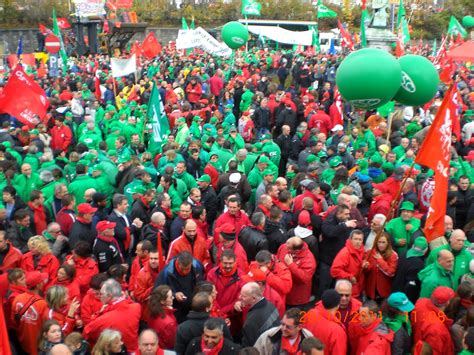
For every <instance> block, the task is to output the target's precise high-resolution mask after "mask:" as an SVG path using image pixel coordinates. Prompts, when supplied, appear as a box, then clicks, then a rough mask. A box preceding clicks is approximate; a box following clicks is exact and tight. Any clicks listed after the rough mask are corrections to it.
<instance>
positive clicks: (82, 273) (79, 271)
mask: <svg viewBox="0 0 474 355" xmlns="http://www.w3.org/2000/svg"><path fill="white" fill-rule="evenodd" d="M70 259H73V260H74V267H75V268H76V278H75V279H76V281H77V283H78V285H79V289H80V290H81V294H82V295H85V294H86V292H87V290H89V287H90V282H91V279H92V277H93V276H94V275H97V274H98V273H99V267H98V266H97V261H95V260H94V259H92V258H85V259H84V258H80V257H73V256H72V255H68V256H66V259H65V262H67V261H68V260H70Z"/></svg>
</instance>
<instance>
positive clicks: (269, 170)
mask: <svg viewBox="0 0 474 355" xmlns="http://www.w3.org/2000/svg"><path fill="white" fill-rule="evenodd" d="M260 160H261V159H260ZM267 175H273V171H272V169H265V170H264V171H263V176H267Z"/></svg>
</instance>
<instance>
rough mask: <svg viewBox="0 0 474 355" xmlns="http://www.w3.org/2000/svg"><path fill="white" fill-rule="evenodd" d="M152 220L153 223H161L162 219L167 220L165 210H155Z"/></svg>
mask: <svg viewBox="0 0 474 355" xmlns="http://www.w3.org/2000/svg"><path fill="white" fill-rule="evenodd" d="M150 220H151V221H152V222H153V223H159V222H160V221H166V217H165V215H164V214H163V212H155V213H153V214H152V215H151V218H150Z"/></svg>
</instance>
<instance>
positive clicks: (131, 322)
mask: <svg viewBox="0 0 474 355" xmlns="http://www.w3.org/2000/svg"><path fill="white" fill-rule="evenodd" d="M100 298H101V300H102V303H103V304H104V305H106V307H105V308H104V310H103V311H102V314H101V315H100V316H98V317H97V318H96V319H94V320H93V321H91V322H90V323H89V324H88V325H87V326H86V327H85V328H84V331H83V335H84V338H85V339H86V340H87V341H89V343H91V344H95V342H96V341H97V339H98V338H99V336H100V333H102V331H103V330H104V329H108V328H112V329H115V330H118V331H119V332H120V333H121V334H122V340H123V343H124V344H125V347H126V348H127V350H128V351H129V352H131V353H133V352H135V351H137V349H138V339H137V334H138V325H139V322H140V315H141V307H140V305H139V304H138V303H134V302H133V301H132V300H130V299H129V298H126V297H124V296H123V294H122V286H121V285H120V283H118V282H117V281H115V280H113V279H109V280H107V281H105V282H104V284H103V285H102V287H101V289H100Z"/></svg>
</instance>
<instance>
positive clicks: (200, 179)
mask: <svg viewBox="0 0 474 355" xmlns="http://www.w3.org/2000/svg"><path fill="white" fill-rule="evenodd" d="M197 181H198V182H207V183H208V184H210V183H211V177H210V176H209V175H207V174H204V175H202V176H201V177H200V178H199V179H197Z"/></svg>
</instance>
